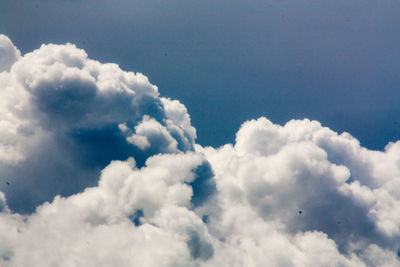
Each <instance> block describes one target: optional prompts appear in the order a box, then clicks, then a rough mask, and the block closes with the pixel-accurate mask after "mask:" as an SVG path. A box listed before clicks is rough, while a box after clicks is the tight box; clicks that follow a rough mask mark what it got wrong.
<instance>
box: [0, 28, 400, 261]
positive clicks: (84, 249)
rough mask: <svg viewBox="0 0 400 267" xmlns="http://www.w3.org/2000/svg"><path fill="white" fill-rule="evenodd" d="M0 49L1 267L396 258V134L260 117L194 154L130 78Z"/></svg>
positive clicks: (62, 53)
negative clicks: (229, 139)
mask: <svg viewBox="0 0 400 267" xmlns="http://www.w3.org/2000/svg"><path fill="white" fill-rule="evenodd" d="M0 52H1V53H0V63H1V66H0V71H1V73H0V99H1V106H0V109H1V112H0V170H1V173H2V175H1V177H0V182H1V184H0V240H2V242H0V265H1V266H399V265H400V260H399V254H400V250H399V246H400V241H399V240H400V208H399V207H400V191H399V190H398V188H400V165H399V163H398V162H400V142H396V143H390V144H388V145H387V146H386V148H385V151H371V150H368V149H366V148H364V147H361V146H360V144H359V142H358V141H357V139H355V138H354V137H352V136H351V135H350V134H347V133H342V134H337V133H335V132H334V131H332V130H330V129H328V128H326V127H323V126H321V124H320V123H319V122H316V121H309V120H307V119H305V120H293V121H289V122H288V123H286V125H284V126H280V125H276V124H273V123H272V122H270V121H269V120H268V119H266V118H259V119H257V120H251V121H247V122H245V123H243V125H242V126H241V128H240V130H239V131H238V132H237V134H236V141H235V144H227V145H225V146H222V147H220V148H212V147H202V146H200V145H198V144H196V143H195V139H196V131H195V129H194V127H193V126H191V123H190V116H189V114H188V113H187V110H186V108H185V107H184V105H182V104H181V103H180V102H178V101H176V100H171V99H168V98H164V97H161V96H160V95H159V93H158V90H157V87H156V86H154V85H152V84H151V83H150V82H149V81H148V79H147V78H146V77H145V76H144V75H142V74H140V73H132V72H125V71H123V70H121V69H120V68H119V67H118V65H116V64H103V63H100V62H98V61H95V60H91V59H89V58H88V56H87V54H86V53H85V52H84V51H83V50H81V49H78V48H76V47H75V46H74V45H72V44H66V45H53V44H49V45H42V46H41V47H40V48H39V49H37V50H35V51H33V52H31V53H28V54H25V55H23V56H22V55H21V53H20V52H19V51H18V49H17V48H16V47H15V46H14V45H13V44H12V42H11V41H10V40H9V39H8V38H7V37H6V36H4V35H2V36H0ZM210 127H212V126H210Z"/></svg>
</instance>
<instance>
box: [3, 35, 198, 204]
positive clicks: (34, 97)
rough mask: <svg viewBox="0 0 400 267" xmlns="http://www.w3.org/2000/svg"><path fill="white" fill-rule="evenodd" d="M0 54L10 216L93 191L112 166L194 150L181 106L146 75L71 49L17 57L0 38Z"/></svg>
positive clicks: (45, 48) (44, 47)
mask: <svg viewBox="0 0 400 267" xmlns="http://www.w3.org/2000/svg"><path fill="white" fill-rule="evenodd" d="M0 47H1V49H2V52H4V53H2V54H0V55H1V56H0V62H1V63H2V66H4V68H6V70H9V71H3V72H0V86H1V91H0V102H1V106H0V113H1V114H0V171H1V172H2V173H3V174H4V176H5V177H8V178H7V179H10V180H11V182H12V184H13V186H9V187H7V186H5V185H4V183H2V184H1V185H0V190H3V191H5V193H6V195H7V198H8V203H9V205H10V207H11V208H12V209H13V210H18V211H32V209H33V208H34V206H35V205H37V204H40V203H41V202H43V201H45V200H50V199H51V198H52V197H54V196H55V195H56V194H62V195H64V196H67V195H70V194H72V193H77V192H79V191H81V190H83V189H84V188H85V187H87V186H93V185H95V184H96V181H97V178H98V173H99V171H100V170H101V169H102V168H104V167H105V166H106V165H107V164H108V163H109V162H110V161H111V160H114V159H126V158H128V157H131V156H133V157H135V159H136V161H137V162H138V163H140V164H143V163H144V161H145V159H146V158H147V157H148V156H150V155H153V154H156V153H160V152H162V153H165V152H178V151H187V150H192V149H193V144H194V140H195V138H196V133H195V130H194V128H193V127H192V126H191V125H190V117H189V115H188V114H187V111H186V109H185V107H184V106H183V105H182V104H180V103H179V102H178V101H172V100H170V99H166V98H161V97H159V94H158V89H157V87H156V86H154V85H152V84H151V83H150V82H149V81H148V79H147V77H145V76H144V75H142V74H140V73H132V72H125V71H122V70H121V69H120V68H119V67H118V65H116V64H102V63H100V62H98V61H94V60H91V59H89V58H88V56H87V55H86V53H85V51H83V50H81V49H78V48H76V47H75V46H74V45H72V44H66V45H54V44H49V45H42V46H41V47H40V48H39V49H37V50H35V51H33V52H31V53H27V54H26V55H24V56H22V57H21V56H20V55H19V52H18V50H16V48H15V47H14V46H13V45H12V43H11V41H10V40H9V39H8V38H7V37H5V36H1V38H0ZM11 64H12V66H11ZM9 65H10V66H9ZM142 118H143V120H142ZM141 120H142V121H141ZM121 125H124V127H125V128H124V129H122V128H121ZM119 126H120V127H119ZM129 129H132V130H133V129H135V131H136V132H135V134H133V135H132V132H131V130H129ZM128 130H129V131H128ZM132 144H135V145H137V146H138V148H136V147H135V146H134V145H132ZM147 148H149V149H147ZM140 150H144V151H140ZM2 179H5V178H2ZM21 195H23V197H24V198H25V200H24V202H25V203H24V204H22V203H20V196H21ZM29 199H31V203H30V204H28V202H29V201H28V200H29Z"/></svg>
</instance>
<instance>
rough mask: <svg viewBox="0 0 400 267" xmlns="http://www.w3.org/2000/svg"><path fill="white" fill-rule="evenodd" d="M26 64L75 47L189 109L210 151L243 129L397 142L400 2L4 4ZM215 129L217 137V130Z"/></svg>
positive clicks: (373, 143) (377, 144)
mask: <svg viewBox="0 0 400 267" xmlns="http://www.w3.org/2000/svg"><path fill="white" fill-rule="evenodd" d="M0 10H1V11H0V12H1V13H2V14H1V16H0V32H2V33H4V34H6V35H8V36H9V37H10V38H11V39H12V40H13V42H14V43H15V44H16V45H17V47H18V48H19V49H20V50H21V51H22V52H23V53H25V52H28V51H31V50H33V49H36V48H38V47H39V46H40V45H41V44H42V43H60V44H62V43H66V42H72V43H75V44H76V45H77V46H78V47H81V48H83V49H85V50H86V51H87V53H88V54H89V56H90V57H92V58H96V59H98V60H100V61H102V62H115V63H118V64H119V65H120V66H121V68H123V69H125V70H131V71H139V72H142V73H144V74H145V75H147V76H148V77H149V79H150V80H151V82H152V83H153V84H156V85H157V86H158V87H159V90H160V92H161V93H162V94H163V95H165V96H170V97H172V98H175V99H179V100H180V101H182V102H183V103H184V104H185V105H186V106H187V108H188V110H189V113H190V114H191V118H192V123H193V125H194V126H195V127H196V129H197V132H198V142H199V143H200V144H203V145H213V146H216V145H222V144H225V143H227V142H233V140H234V133H235V132H236V130H237V129H238V128H239V126H240V124H241V123H242V122H243V121H245V120H247V119H251V118H256V117H259V116H261V115H262V116H266V117H268V118H269V119H271V120H272V121H273V122H276V123H280V124H282V123H285V122H286V121H288V120H290V119H302V118H305V117H306V118H310V119H316V120H319V121H320V122H321V123H322V124H323V125H326V126H328V127H330V128H332V129H334V130H336V131H338V132H342V131H347V132H349V133H351V134H352V135H354V136H355V137H357V138H358V139H359V140H360V141H361V143H362V144H363V145H364V146H366V147H368V148H371V149H383V147H384V146H385V145H386V144H387V143H388V142H389V141H395V140H397V139H399V137H400V128H399V127H400V122H398V114H399V112H400V110H399V105H398V103H399V101H400V91H399V90H398V89H399V87H400V80H399V78H398V70H399V67H400V53H399V47H400V29H399V27H398V25H399V24H400V18H399V16H398V14H399V12H400V4H399V2H398V1H379V2H377V1H342V0H339V1H328V2H326V1H324V2H322V1H259V0H257V1H251V2H248V1H234V2H232V1H224V0H223V1H218V2H217V3H216V2H215V1H168V2H167V1H153V0H150V1H127V0H119V1H112V2H110V1H96V4H93V3H92V2H91V1H78V0H75V1H73V0H71V1H2V2H1V3H0ZM210 125H212V127H210Z"/></svg>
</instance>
